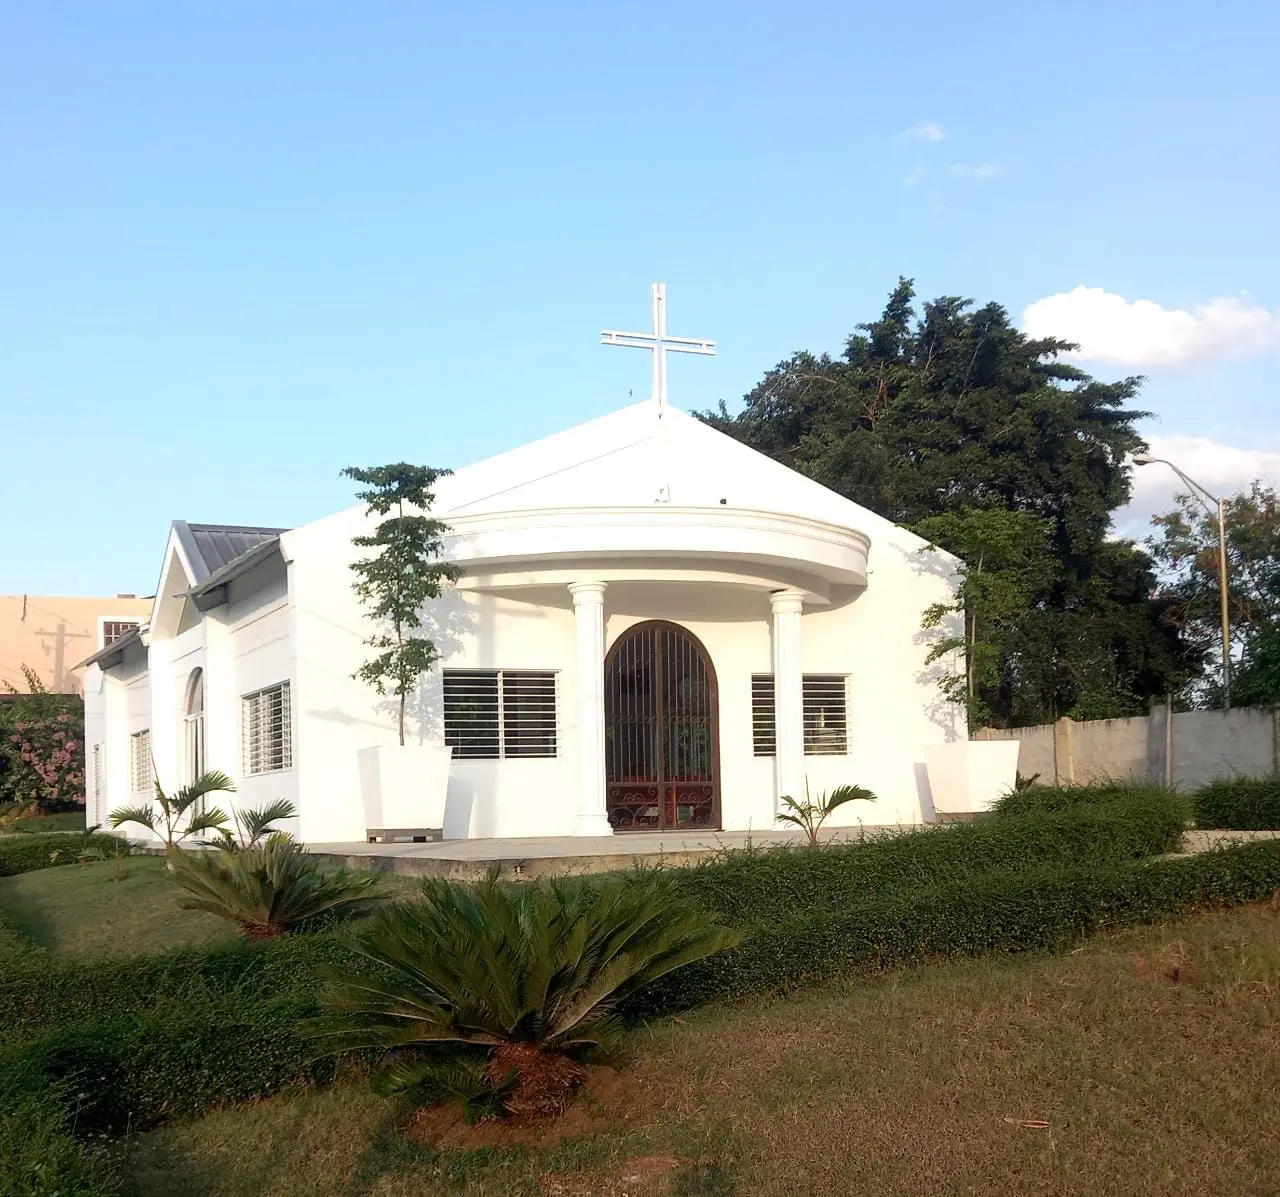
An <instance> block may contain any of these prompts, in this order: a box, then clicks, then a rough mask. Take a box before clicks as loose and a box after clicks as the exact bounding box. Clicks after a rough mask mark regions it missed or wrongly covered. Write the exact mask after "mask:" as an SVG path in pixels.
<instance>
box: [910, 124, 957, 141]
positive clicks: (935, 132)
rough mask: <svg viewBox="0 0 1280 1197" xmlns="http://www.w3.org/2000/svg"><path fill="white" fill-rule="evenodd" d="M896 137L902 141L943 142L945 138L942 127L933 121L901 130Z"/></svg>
mask: <svg viewBox="0 0 1280 1197" xmlns="http://www.w3.org/2000/svg"><path fill="white" fill-rule="evenodd" d="M898 136H899V137H901V138H902V140H903V141H945V140H946V138H947V135H946V134H945V133H944V132H943V131H942V126H941V125H939V124H937V123H936V122H934V121H921V122H920V123H919V124H918V125H912V126H911V128H910V129H903V131H902V132H901V133H899V134H898Z"/></svg>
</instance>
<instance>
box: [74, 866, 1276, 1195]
mask: <svg viewBox="0 0 1280 1197" xmlns="http://www.w3.org/2000/svg"><path fill="white" fill-rule="evenodd" d="M65 871H66V870H51V872H65ZM621 1063H622V1064H623V1073H622V1077H621V1078H620V1080H619V1081H618V1082H617V1083H616V1084H615V1085H613V1086H612V1088H611V1089H609V1090H608V1091H601V1093H600V1095H599V1096H598V1097H596V1098H594V1099H591V1100H586V1101H583V1102H581V1103H580V1106H579V1107H578V1108H577V1109H576V1111H575V1112H574V1114H573V1115H571V1116H572V1117H576V1118H577V1119H578V1123H577V1129H578V1131H579V1132H580V1133H579V1134H578V1135H577V1136H576V1137H572V1138H569V1139H566V1140H565V1141H563V1142H560V1143H559V1144H548V1145H546V1146H537V1145H530V1144H526V1145H524V1146H519V1145H510V1146H503V1145H502V1144H501V1142H492V1143H490V1144H489V1145H487V1146H481V1145H479V1144H481V1143H483V1142H484V1139H485V1132H484V1129H483V1128H481V1131H480V1132H479V1133H475V1132H460V1131H459V1130H458V1129H457V1128H456V1127H455V1128H454V1129H453V1130H452V1131H450V1132H449V1134H451V1135H452V1138H450V1139H447V1140H444V1141H440V1140H438V1139H437V1140H436V1141H433V1140H432V1139H431V1136H430V1135H425V1136H424V1135H423V1134H421V1133H417V1134H415V1132H414V1131H413V1129H412V1123H411V1121H410V1116H409V1110H408V1109H407V1108H406V1107H405V1106H404V1105H403V1104H402V1103H398V1102H396V1101H393V1100H390V1099H385V1098H381V1097H378V1096H376V1095H375V1094H373V1093H372V1092H371V1091H370V1090H369V1089H368V1088H367V1087H366V1086H364V1085H363V1084H347V1085H345V1086H339V1087H336V1088H334V1089H332V1090H328V1091H316V1092H309V1093H301V1094H296V1095H291V1096H280V1097H277V1098H274V1099H272V1100H270V1101H266V1102H263V1103H260V1104H257V1105H253V1106H246V1107H242V1108H232V1109H226V1110H223V1111H220V1112H216V1113H214V1114H213V1115H211V1116H209V1117H207V1118H205V1119H204V1120H203V1121H201V1122H198V1123H195V1124H192V1125H186V1126H170V1127H166V1128H163V1129H161V1130H158V1131H155V1132H152V1133H150V1134H146V1135H142V1136H136V1137H134V1138H133V1139H132V1140H130V1141H128V1142H127V1143H126V1144H125V1145H124V1146H123V1147H122V1148H121V1150H122V1152H123V1156H124V1161H125V1169H126V1172H127V1174H128V1176H129V1179H130V1181H131V1182H132V1183H133V1184H134V1185H136V1186H137V1190H138V1192H139V1193H140V1194H141V1195H142V1197H161V1195H164V1197H183V1195H192V1197H194V1195H195V1194H209V1195H225V1197H250V1195H254V1197H256V1195H257V1194H273V1195H277V1197H302V1195H303V1194H327V1193H343V1194H377V1195H379V1197H407V1195H410V1194H441V1195H453V1197H464V1195H465V1197H482V1195H483V1197H508V1195H510V1197H519V1195H521V1194H528V1195H533V1194H545V1195H557V1197H622V1195H623V1194H627V1195H629V1197H645V1195H658V1194H668V1195H671V1197H693V1195H703V1197H728V1195H730V1194H737V1195H741V1197H746V1195H751V1197H792V1195H795V1197H800V1195H809V1194H814V1195H818V1194H821V1195H824V1197H825V1195H828V1194H832V1195H844V1194H849V1195H853V1197H861V1195H865V1197H873V1195H874V1197H883V1195H885V1194H912V1195H914V1194H991V1193H997V1194H1010V1195H1013V1194H1017V1195H1019V1197H1023V1195H1041V1194H1043V1195H1045V1197H1048V1195H1049V1194H1053V1195H1055V1197H1059V1195H1063V1194H1078V1195H1080V1197H1102V1195H1109V1194H1114V1195H1116V1197H1130V1195H1132V1194H1146V1193H1160V1194H1196V1195H1197V1197H1214V1195H1218V1194H1223V1195H1226V1194H1232V1195H1235V1194H1240V1195H1244V1194H1270V1193H1276V1192H1280V1137H1277V1136H1276V1135H1275V1133H1274V1130H1275V1127H1276V1126H1277V1125H1280V913H1278V912H1277V910H1276V909H1274V908H1272V907H1267V906H1254V907H1246V908H1241V909H1238V910H1234V911H1230V912H1225V913H1221V914H1211V915H1204V916H1201V917H1198V918H1195V919H1192V920H1188V921H1186V922H1183V923H1177V924H1171V925H1169V926H1167V927H1161V928H1154V929H1146V930H1143V931H1138V932H1130V933H1126V934H1123V935H1117V936H1114V937H1109V938H1105V939H1099V940H1095V941H1092V942H1091V943H1089V944H1088V945H1086V946H1085V947H1082V948H1080V949H1077V950H1076V951H1075V952H1074V953H1072V954H1071V955H1068V956H1063V957H1058V958H1029V957H1015V958H993V959H987V960H977V961H964V962H958V963H952V964H945V965H933V966H921V967H917V968H912V969H909V970H902V971H898V972H894V973H892V974H887V975H885V976H883V977H880V978H877V979H874V980H870V981H868V980H861V981H856V982H854V981H850V982H847V983H843V984H836V985H829V986H826V987H823V988H821V989H815V990H812V991H810V992H807V993H805V994H802V995H799V996H796V997H793V998H790V999H787V1000H774V1001H755V1002H751V1003H747V1004H743V1005H741V1006H734V1007H728V1006H720V1007H709V1008H706V1009H703V1010H700V1011H697V1012H694V1013H691V1014H688V1015H686V1016H684V1017H682V1018H678V1019H669V1020H665V1021H663V1022H660V1023H655V1024H653V1025H652V1026H651V1027H648V1028H645V1029H642V1030H640V1031H637V1032H635V1033H633V1034H632V1035H631V1036H630V1038H629V1041H628V1044H627V1047H626V1049H625V1052H624V1058H623V1059H622V1061H621ZM1018 1120H1024V1121H1027V1122H1033V1121H1037V1120H1042V1121H1044V1122H1047V1123H1048V1126H1047V1127H1042V1126H1038V1125H1019V1122H1018ZM424 1138H425V1139H426V1141H425V1142H424V1141H423V1139H424ZM446 1144H447V1145H446Z"/></svg>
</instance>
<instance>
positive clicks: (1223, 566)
mask: <svg viewBox="0 0 1280 1197" xmlns="http://www.w3.org/2000/svg"><path fill="white" fill-rule="evenodd" d="M1157 461H1158V462H1160V464H1161V465H1167V466H1168V467H1169V468H1170V469H1171V470H1172V471H1173V472H1174V473H1175V474H1177V475H1178V477H1179V478H1181V479H1182V481H1183V482H1185V483H1186V484H1187V485H1188V486H1189V487H1191V493H1192V494H1193V495H1195V497H1196V498H1197V499H1199V500H1200V503H1201V505H1202V506H1203V507H1204V508H1205V510H1206V511H1208V512H1209V514H1210V515H1213V514H1215V513H1216V515H1217V517H1218V607H1219V614H1220V615H1221V618H1222V706H1223V709H1224V710H1228V711H1229V710H1231V610H1230V606H1229V603H1228V598H1229V595H1230V590H1229V588H1228V582H1227V502H1226V500H1225V499H1219V498H1217V497H1216V496H1214V495H1211V494H1210V493H1209V492H1208V491H1207V490H1205V488H1204V487H1203V486H1201V485H1200V483H1198V482H1196V481H1195V480H1194V479H1193V478H1188V477H1187V475H1186V474H1184V473H1183V472H1182V471H1181V470H1180V469H1178V467H1177V466H1176V465H1174V464H1173V462H1171V461H1169V460H1168V458H1165V457H1152V456H1151V454H1150V453H1135V454H1134V457H1133V464H1134V465H1139V466H1144V465H1151V464H1152V462H1157Z"/></svg>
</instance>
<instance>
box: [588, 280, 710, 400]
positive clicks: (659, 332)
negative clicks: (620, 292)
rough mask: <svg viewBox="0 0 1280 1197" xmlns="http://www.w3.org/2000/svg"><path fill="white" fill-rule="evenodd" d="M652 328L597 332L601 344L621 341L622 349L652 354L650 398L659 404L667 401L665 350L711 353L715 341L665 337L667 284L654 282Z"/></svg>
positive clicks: (618, 343) (612, 343)
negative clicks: (638, 350) (651, 388)
mask: <svg viewBox="0 0 1280 1197" xmlns="http://www.w3.org/2000/svg"><path fill="white" fill-rule="evenodd" d="M652 290H653V331H652V332H647V333H643V332H616V331H614V330H613V329H609V328H606V329H605V330H604V331H603V332H602V333H601V334H600V343H601V344H602V345H621V346H622V347H623V348H624V349H647V350H648V351H649V352H650V353H652V354H653V398H654V399H656V400H657V401H658V406H659V407H665V406H666V403H667V354H668V353H701V354H705V355H707V356H714V355H715V351H716V343H715V342H714V341H704V340H703V339H702V338H700V337H669V336H668V335H667V284H666V283H654V284H653V287H652Z"/></svg>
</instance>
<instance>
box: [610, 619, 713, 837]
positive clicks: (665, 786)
mask: <svg viewBox="0 0 1280 1197" xmlns="http://www.w3.org/2000/svg"><path fill="white" fill-rule="evenodd" d="M716 697H717V696H716V675H715V670H714V669H713V668H712V665H711V660H710V658H709V657H708V656H707V652H706V650H705V649H704V648H703V647H702V645H701V644H700V643H699V642H698V640H697V638H696V637H695V636H693V635H692V634H691V633H689V632H686V631H685V630H684V629H683V628H681V627H678V626H677V625H676V624H672V623H663V622H659V621H653V622H649V623H642V624H638V625H637V626H636V627H634V628H631V629H629V630H628V631H627V632H626V633H625V634H624V635H623V636H622V637H621V639H619V640H618V642H617V643H616V644H615V645H614V646H613V648H612V649H611V650H610V652H609V656H608V657H607V659H606V660H605V666H604V718H605V801H606V807H607V810H608V815H609V822H610V823H611V824H613V826H614V828H615V829H616V830H618V831H649V830H657V829H662V828H690V829H693V828H718V827H719V826H720V776H719V774H720V770H719V743H718V739H717V726H718V719H717V709H716V708H717V702H716Z"/></svg>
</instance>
